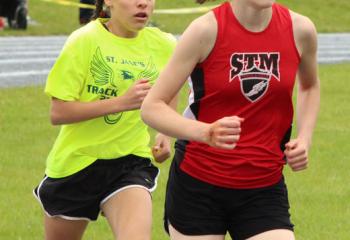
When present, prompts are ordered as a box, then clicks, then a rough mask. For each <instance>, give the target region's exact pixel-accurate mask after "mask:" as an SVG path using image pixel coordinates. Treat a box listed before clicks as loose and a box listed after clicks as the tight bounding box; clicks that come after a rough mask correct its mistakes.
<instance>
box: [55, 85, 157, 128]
mask: <svg viewBox="0 0 350 240" xmlns="http://www.w3.org/2000/svg"><path fill="white" fill-rule="evenodd" d="M150 88H151V85H150V84H149V82H148V81H147V80H138V81H136V82H135V83H134V85H132V86H131V87H130V88H129V90H128V91H127V92H126V93H125V94H124V95H121V96H119V97H115V98H111V99H104V100H98V101H93V102H79V101H63V100H60V99H57V98H52V101H51V114H50V115H51V123H52V124H53V125H60V124H70V123H76V122H81V121H85V120H90V119H93V118H97V117H101V116H105V115H108V114H112V113H119V112H124V111H129V110H134V109H139V108H140V106H141V103H142V101H143V99H144V98H145V96H146V95H147V93H148V91H149V89H150Z"/></svg>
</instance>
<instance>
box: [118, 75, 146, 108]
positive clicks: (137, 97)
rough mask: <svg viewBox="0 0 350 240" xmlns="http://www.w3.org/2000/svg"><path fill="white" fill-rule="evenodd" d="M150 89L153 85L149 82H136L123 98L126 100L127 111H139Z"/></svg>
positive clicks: (143, 80)
mask: <svg viewBox="0 0 350 240" xmlns="http://www.w3.org/2000/svg"><path fill="white" fill-rule="evenodd" d="M150 89H151V84H150V83H149V81H148V80H145V79H141V80H138V81H136V82H135V83H134V84H133V85H132V86H131V87H130V88H129V89H128V90H127V91H126V93H125V94H124V95H122V96H121V97H122V98H123V99H124V102H125V106H126V109H127V110H134V109H139V108H140V107H141V104H142V102H143V99H144V98H145V97H146V95H147V94H148V92H149V90H150Z"/></svg>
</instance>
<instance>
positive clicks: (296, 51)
mask: <svg viewBox="0 0 350 240" xmlns="http://www.w3.org/2000/svg"><path fill="white" fill-rule="evenodd" d="M287 12H288V16H289V19H290V26H289V35H290V38H291V41H292V45H293V49H294V52H295V56H296V57H297V59H298V61H299V62H300V59H301V56H300V53H299V51H298V48H297V43H296V39H295V37H294V29H293V28H294V25H293V18H292V14H291V12H290V10H289V9H287Z"/></svg>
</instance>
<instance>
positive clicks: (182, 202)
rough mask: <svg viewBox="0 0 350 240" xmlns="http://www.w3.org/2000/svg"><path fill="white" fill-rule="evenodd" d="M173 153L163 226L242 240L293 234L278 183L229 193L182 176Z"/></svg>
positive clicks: (284, 191)
mask: <svg viewBox="0 0 350 240" xmlns="http://www.w3.org/2000/svg"><path fill="white" fill-rule="evenodd" d="M181 161H182V156H181V154H179V152H178V151H177V152H176V153H175V156H174V160H173V162H172V165H171V168H170V173H169V180H168V185H167V191H166V202H165V216H164V226H165V229H166V230H167V231H168V224H169V223H170V224H171V225H172V226H173V227H174V228H175V229H176V230H177V231H179V232H180V233H182V234H184V235H192V236H196V235H225V234H226V232H229V234H230V235H231V237H232V238H233V239H234V240H243V239H247V238H249V237H252V236H254V235H257V234H259V233H262V232H265V231H269V230H274V229H289V230H291V231H293V224H292V223H291V221H290V214H289V203H288V193H287V188H286V185H285V183H284V179H283V177H282V179H281V180H280V181H279V182H278V183H276V184H274V185H272V186H269V187H263V188H257V189H230V188H222V187H218V186H214V185H211V184H209V183H206V182H203V181H200V180H198V179H196V178H193V177H192V176H190V175H188V174H186V173H185V172H183V171H182V170H181V169H180V168H179V165H180V163H181Z"/></svg>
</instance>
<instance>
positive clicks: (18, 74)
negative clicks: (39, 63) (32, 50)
mask: <svg viewBox="0 0 350 240" xmlns="http://www.w3.org/2000/svg"><path fill="white" fill-rule="evenodd" d="M49 72H50V70H39V71H23V72H2V73H0V78H6V77H21V76H31V75H47V74H49Z"/></svg>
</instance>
